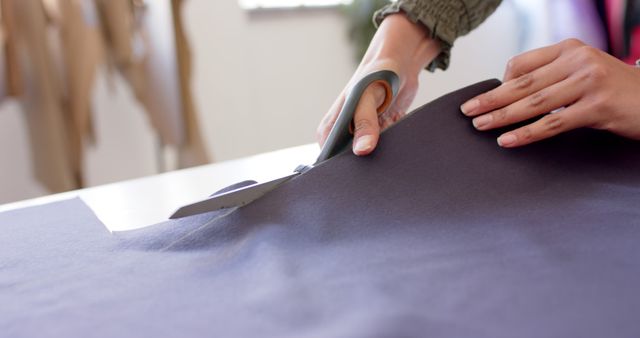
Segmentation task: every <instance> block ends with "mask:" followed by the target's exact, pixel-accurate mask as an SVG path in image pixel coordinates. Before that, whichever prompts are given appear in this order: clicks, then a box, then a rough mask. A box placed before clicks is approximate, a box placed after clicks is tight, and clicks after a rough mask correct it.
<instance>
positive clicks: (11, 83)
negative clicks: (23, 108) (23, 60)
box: [0, 0, 22, 96]
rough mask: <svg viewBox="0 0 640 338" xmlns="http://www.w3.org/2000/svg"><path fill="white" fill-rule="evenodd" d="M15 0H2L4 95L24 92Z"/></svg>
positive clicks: (0, 13) (15, 94) (0, 6)
mask: <svg viewBox="0 0 640 338" xmlns="http://www.w3.org/2000/svg"><path fill="white" fill-rule="evenodd" d="M12 1H14V0H0V22H1V23H2V25H0V27H1V29H2V52H3V53H2V58H3V60H2V67H3V72H2V78H3V79H4V83H3V88H4V90H3V94H4V95H3V96H18V95H20V94H21V93H22V76H21V74H20V66H19V64H18V50H17V45H16V22H15V18H14V16H13V15H12V13H13V4H12Z"/></svg>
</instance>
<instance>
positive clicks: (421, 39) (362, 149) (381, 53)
mask: <svg viewBox="0 0 640 338" xmlns="http://www.w3.org/2000/svg"><path fill="white" fill-rule="evenodd" d="M439 52H440V45H439V43H438V42H437V41H435V40H433V39H431V38H429V35H428V32H427V30H426V28H425V27H423V26H421V25H418V24H414V23H413V22H411V21H409V19H407V17H406V16H405V15H404V14H401V13H399V14H394V15H390V16H388V17H387V18H385V19H384V21H383V22H382V24H381V25H380V27H379V29H378V31H377V32H376V35H375V36H374V37H373V40H372V41H371V44H370V45H369V48H368V49H367V52H366V53H365V56H364V57H363V59H362V62H361V63H360V65H359V66H358V68H357V69H356V71H355V73H354V74H353V76H352V77H351V80H349V82H348V83H347V86H346V87H345V89H344V90H343V91H342V92H341V93H340V95H339V96H338V98H337V99H336V101H335V102H334V103H333V105H332V106H331V108H330V109H329V111H328V112H327V114H326V115H325V116H324V118H323V119H322V122H320V125H319V126H318V129H317V139H318V143H319V144H320V146H322V145H323V144H324V142H325V141H326V139H327V136H328V135H329V132H330V131H331V127H333V125H334V123H335V121H336V118H337V117H338V114H339V113H340V110H341V109H342V105H343V104H344V101H345V96H346V94H347V93H348V92H349V91H350V89H351V87H352V86H353V85H355V84H356V83H357V82H358V81H359V80H360V79H361V78H363V77H364V76H366V75H367V74H369V73H372V72H374V71H378V70H391V71H394V72H395V73H396V74H398V77H399V79H400V87H399V90H398V94H397V96H396V98H395V100H394V101H393V103H392V104H391V105H390V106H389V108H387V110H386V112H384V113H383V114H382V115H380V116H378V114H377V109H378V107H380V105H382V103H383V102H384V99H385V90H384V87H383V86H382V85H381V84H379V83H378V84H376V83H374V84H372V85H370V86H369V87H368V88H367V89H366V90H365V91H364V93H363V94H362V97H361V99H360V102H359V103H358V107H357V108H356V111H355V114H354V124H355V129H354V141H353V153H354V154H356V155H367V154H369V153H371V152H372V151H373V150H374V149H375V147H376V145H377V144H378V138H379V135H380V130H382V129H384V128H386V127H388V126H390V125H391V124H393V123H394V122H396V121H398V120H399V119H400V118H402V117H403V116H404V114H405V113H406V111H407V109H408V108H409V106H410V105H411V102H412V101H413V99H414V98H415V95H416V92H417V91H418V74H419V73H420V71H421V70H422V69H423V68H424V67H425V66H426V65H427V64H429V63H430V62H431V61H432V60H433V59H434V58H435V57H436V56H437V55H438V54H439Z"/></svg>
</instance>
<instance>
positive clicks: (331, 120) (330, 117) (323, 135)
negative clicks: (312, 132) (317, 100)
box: [316, 92, 345, 147]
mask: <svg viewBox="0 0 640 338" xmlns="http://www.w3.org/2000/svg"><path fill="white" fill-rule="evenodd" d="M344 100H345V96H344V92H343V93H341V94H340V96H339V97H338V99H337V100H336V101H334V102H333V104H332V105H331V108H329V112H327V113H326V114H325V115H324V117H323V118H322V121H321V122H320V125H319V126H318V129H316V140H317V141H318V144H319V145H320V147H322V146H324V143H325V142H326V141H327V137H329V132H330V131H331V127H333V125H334V124H335V123H336V119H337V118H338V113H339V112H340V109H342V106H343V105H344Z"/></svg>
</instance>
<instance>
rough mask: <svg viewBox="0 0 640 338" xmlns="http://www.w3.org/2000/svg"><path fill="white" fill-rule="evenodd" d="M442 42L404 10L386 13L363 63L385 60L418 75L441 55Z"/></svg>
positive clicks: (405, 71) (399, 68)
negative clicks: (410, 17) (409, 16)
mask: <svg viewBox="0 0 640 338" xmlns="http://www.w3.org/2000/svg"><path fill="white" fill-rule="evenodd" d="M440 49H441V48H440V43H439V42H438V41H437V40H436V39H433V38H431V37H430V34H429V30H428V29H427V28H426V27H425V26H423V25H421V24H419V23H414V22H412V21H411V20H409V19H408V18H407V16H406V15H405V14H404V13H397V14H392V15H389V16H387V17H386V18H385V19H384V21H382V23H381V24H380V27H379V28H378V31H377V32H376V34H375V36H374V37H373V39H372V41H371V43H370V45H369V48H368V49H367V52H366V54H365V56H364V58H363V60H362V64H367V65H370V64H377V63H384V64H385V66H388V67H392V68H395V70H396V71H400V72H401V73H404V74H415V75H416V76H417V74H418V73H419V72H420V71H421V70H422V69H424V68H425V67H426V66H427V65H428V64H430V63H431V62H432V61H433V60H434V59H435V58H436V57H437V56H438V54H440Z"/></svg>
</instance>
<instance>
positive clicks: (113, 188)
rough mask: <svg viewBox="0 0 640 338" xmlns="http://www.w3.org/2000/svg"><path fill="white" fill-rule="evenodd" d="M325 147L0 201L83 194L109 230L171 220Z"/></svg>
mask: <svg viewBox="0 0 640 338" xmlns="http://www.w3.org/2000/svg"><path fill="white" fill-rule="evenodd" d="M319 152H320V149H319V148H318V146H317V145H316V144H308V145H303V146H298V147H293V148H287V149H282V150H278V151H273V152H269V153H264V154H260V155H255V156H250V157H246V158H242V159H237V160H232V161H227V162H220V163H214V164H208V165H204V166H199V167H194V168H189V169H183V170H177V171H172V172H168V173H164V174H159V175H153V176H148V177H143V178H138V179H134V180H129V181H123V182H118V183H112V184H107V185H102V186H96V187H91V188H86V189H81V190H74V191H69V192H64V193H60V194H54V195H49V196H44V197H38V198H34V199H30V200H25V201H20V202H14V203H9V204H5V205H0V212H2V211H7V210H14V209H18V208H24V207H29V206H34V205H40V204H45V203H51V202H56V201H61V200H65V199H69V198H74V197H80V198H81V199H82V200H83V201H84V202H85V203H86V204H87V205H88V206H89V207H90V208H91V209H92V210H93V212H94V213H95V214H96V216H97V217H98V219H100V221H102V223H103V224H104V225H105V226H106V227H107V228H108V229H109V231H112V232H113V231H125V230H132V229H137V228H141V227H145V226H149V225H153V224H156V223H159V222H162V221H165V220H166V219H167V218H168V217H169V215H171V214H172V213H173V211H175V210H176V209H177V208H178V207H180V206H182V205H184V204H187V203H191V202H194V201H197V200H200V199H203V198H205V197H207V196H209V195H211V194H212V193H213V192H215V191H217V190H219V189H221V188H224V187H226V186H228V185H230V184H233V183H236V182H239V181H243V180H248V179H252V180H256V181H258V182H263V181H266V180H270V179H274V178H277V177H280V176H284V175H286V174H290V173H292V172H293V170H294V169H295V168H296V166H298V165H299V164H312V163H313V162H314V161H315V159H316V157H317V156H318V154H319Z"/></svg>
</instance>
